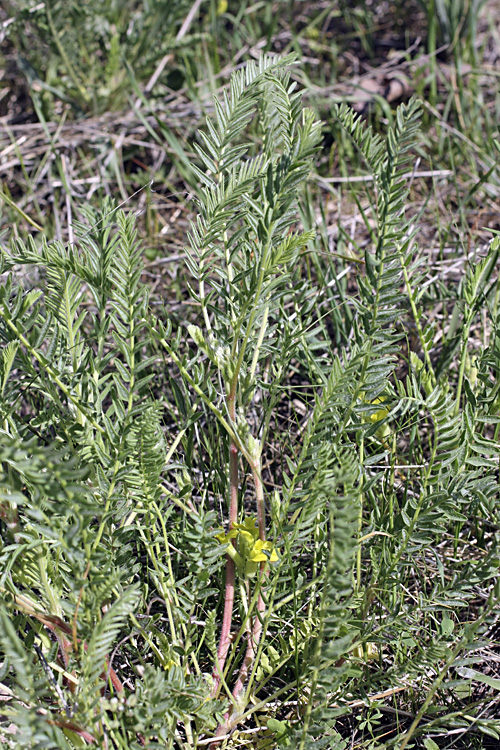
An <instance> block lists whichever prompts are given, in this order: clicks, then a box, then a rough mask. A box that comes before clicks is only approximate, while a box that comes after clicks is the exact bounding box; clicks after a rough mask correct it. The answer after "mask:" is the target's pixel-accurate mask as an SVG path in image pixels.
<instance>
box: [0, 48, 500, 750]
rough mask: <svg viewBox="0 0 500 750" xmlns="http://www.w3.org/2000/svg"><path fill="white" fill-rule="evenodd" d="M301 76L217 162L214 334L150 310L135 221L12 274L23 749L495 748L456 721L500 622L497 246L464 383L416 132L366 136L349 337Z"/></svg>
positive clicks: (10, 543)
mask: <svg viewBox="0 0 500 750" xmlns="http://www.w3.org/2000/svg"><path fill="white" fill-rule="evenodd" d="M291 63H292V60H290V59H287V58H285V59H281V60H280V59H273V58H262V59H261V60H260V61H259V62H258V63H249V64H248V65H247V66H246V67H245V68H244V69H242V70H239V71H237V72H236V73H234V74H233V76H232V78H231V84H230V88H229V90H228V92H227V94H225V95H224V97H223V99H222V100H221V101H217V100H215V102H214V108H215V117H214V119H213V120H208V121H207V127H206V131H204V132H203V133H201V134H200V141H199V144H198V145H196V147H195V150H196V154H197V158H198V164H197V166H196V165H195V166H194V169H195V171H196V174H197V177H198V179H199V191H198V195H199V198H198V205H197V208H198V217H197V219H196V220H195V221H194V222H193V223H192V225H191V229H190V232H189V238H188V243H189V246H188V249H187V251H186V252H187V255H186V257H187V264H188V268H189V272H190V276H191V284H190V287H189V294H190V298H191V303H192V304H191V305H190V308H189V309H191V310H192V313H191V318H190V319H189V320H186V321H181V322H179V321H178V320H176V319H175V318H174V316H171V315H170V313H169V308H168V303H165V305H164V307H163V308H161V312H159V306H158V304H157V303H158V300H156V299H155V300H150V299H149V295H148V289H147V287H146V286H145V285H144V284H143V283H142V281H141V270H142V263H141V250H140V246H139V244H138V241H137V237H136V230H135V228H134V218H133V216H131V215H129V216H126V215H125V214H124V213H122V212H120V211H117V210H115V209H114V207H113V205H112V204H111V202H107V203H105V205H104V206H103V208H102V211H101V213H99V214H98V213H97V212H95V211H92V210H91V209H85V210H84V211H83V214H84V217H83V219H84V220H82V223H81V224H80V225H79V226H78V227H77V228H76V229H77V235H78V239H77V242H76V243H75V244H74V245H71V246H68V247H65V246H63V245H62V244H60V243H57V242H55V243H47V242H46V241H45V240H43V239H42V241H41V242H40V243H37V242H35V241H34V240H33V239H29V240H28V241H27V242H26V243H22V242H14V243H13V247H12V250H11V252H10V253H5V254H4V256H3V271H4V276H3V284H2V287H1V291H0V321H1V323H0V335H1V337H2V341H3V349H2V358H1V367H0V409H1V420H2V427H1V432H0V436H1V438H0V458H1V461H2V472H3V476H2V485H1V498H0V509H1V521H2V548H1V558H0V559H1V564H2V572H1V578H0V587H1V591H2V594H3V597H4V603H3V605H2V608H1V610H0V617H1V625H2V627H1V649H2V668H1V681H2V684H3V688H2V691H3V693H4V694H5V696H6V700H5V702H4V703H3V706H2V715H3V716H4V717H6V718H5V723H6V726H8V728H9V729H10V730H11V731H10V732H9V733H7V732H5V737H6V738H7V737H8V742H10V744H11V746H13V747H36V748H38V747H40V748H42V747H47V748H48V747H50V748H73V747H82V746H86V745H89V746H97V747H103V748H123V749H124V750H125V748H127V750H128V749H129V748H143V747H151V748H153V747H165V748H182V749H183V750H187V749H188V748H200V747H207V746H209V747H211V748H216V747H223V746H226V747H244V746H246V747H259V748H278V747H279V748H281V747H296V748H300V750H304V749H305V748H313V747H314V748H318V747H325V748H342V747H345V740H344V739H343V736H345V734H344V733H345V727H346V726H347V724H345V723H343V721H344V722H345V719H344V718H343V716H344V715H346V714H353V716H355V717H357V718H358V719H360V723H359V727H360V729H359V731H360V732H361V733H360V735H359V737H360V742H362V743H363V745H362V746H364V747H371V746H376V745H374V744H373V743H374V742H376V735H377V727H378V725H379V723H380V722H379V719H378V718H377V717H379V716H380V715H382V714H381V713H380V711H379V709H381V708H383V707H384V705H385V704H384V700H388V701H396V700H399V701H400V704H399V705H401V706H402V707H404V708H405V713H403V714H402V717H403V718H401V719H399V718H398V719H397V720H396V721H395V722H394V724H393V726H392V728H391V732H390V733H389V734H387V733H386V728H385V727H384V726H382V727H381V729H380V731H381V733H384V732H385V734H384V740H383V741H384V743H385V746H391V745H397V744H398V743H400V745H401V747H403V746H406V744H407V743H408V742H409V741H410V740H411V739H412V738H414V737H415V736H416V735H418V734H422V733H425V732H428V731H430V730H429V727H433V728H434V731H435V732H439V731H441V732H446V731H447V730H448V729H449V727H450V726H455V725H456V724H457V723H458V725H459V726H461V727H462V728H464V731H466V730H467V728H468V727H469V726H473V728H474V730H478V728H479V730H481V731H484V732H489V733H490V734H492V733H493V734H494V733H495V732H496V725H495V722H494V721H492V720H489V719H488V720H486V719H484V718H482V717H481V715H480V709H479V708H478V706H477V705H476V703H474V702H473V701H470V705H467V706H466V709H464V710H463V711H461V712H459V713H458V714H457V713H456V712H455V713H454V712H452V711H449V710H448V709H447V702H448V703H449V701H448V697H449V696H450V695H451V696H453V695H455V694H454V692H453V691H454V690H456V689H457V686H458V687H459V688H460V689H461V690H462V692H461V693H460V696H461V697H460V700H461V701H464V700H466V699H465V698H464V692H463V688H464V684H465V685H469V686H470V682H471V677H470V672H471V671H473V670H470V669H468V670H466V672H465V677H463V679H461V678H460V675H461V674H463V673H461V672H460V668H461V665H463V664H464V663H468V662H467V659H466V661H465V662H464V661H463V658H464V656H463V652H464V650H465V649H467V648H469V647H470V646H471V644H472V643H473V642H474V639H475V637H476V633H477V632H479V631H481V630H484V628H485V627H486V626H487V625H488V622H489V619H491V617H492V615H491V612H492V611H493V607H494V604H495V601H496V599H495V596H494V595H493V593H490V592H492V590H493V586H492V581H493V579H494V576H495V575H496V566H497V564H498V560H497V553H496V547H494V546H492V547H491V551H490V552H488V551H487V550H486V549H485V546H486V545H485V544H483V548H482V549H483V552H484V553H481V554H480V555H476V556H475V557H473V556H470V555H467V554H464V555H463V556H462V562H461V563H460V564H457V563H456V559H457V555H458V551H462V552H464V550H465V551H467V540H468V539H470V535H471V533H472V531H471V529H472V526H471V524H472V525H474V524H476V526H477V525H481V524H480V523H479V522H477V519H478V518H479V519H481V522H484V523H488V524H491V523H493V522H494V514H495V496H496V493H497V492H498V486H497V480H496V474H495V472H496V465H497V464H496V460H497V446H496V442H495V440H494V438H493V437H492V436H491V435H490V434H489V425H490V424H491V423H496V422H498V417H496V416H495V414H496V412H497V411H498V398H497V395H496V394H497V387H496V385H495V381H494V378H493V374H494V372H496V371H497V370H498V356H497V354H496V348H495V347H496V341H497V339H496V338H495V336H494V335H492V338H491V342H492V343H491V345H490V346H488V347H487V348H483V349H481V348H478V349H477V351H474V352H473V351H469V347H470V343H469V334H470V331H471V327H472V326H473V324H474V321H475V320H476V318H477V313H478V312H479V310H480V308H481V306H482V305H487V304H490V300H491V304H492V305H494V304H496V301H495V300H496V298H495V297H494V292H495V289H496V286H495V283H496V282H495V281H494V275H493V273H494V267H495V262H496V259H497V257H498V243H497V242H493V243H491V245H490V247H489V249H488V251H487V253H486V254H485V256H484V257H483V258H481V259H479V260H478V263H477V264H476V265H475V266H474V267H473V268H471V270H470V271H468V272H467V274H466V276H465V278H464V282H463V284H462V285H461V286H460V288H459V290H458V291H457V294H456V313H455V314H454V320H455V330H456V331H459V332H461V333H460V335H459V336H458V338H457V339H456V341H455V342H454V344H453V345H454V346H455V349H454V350H453V351H452V349H451V345H450V347H449V348H448V353H449V352H451V354H450V357H452V356H454V354H457V362H458V366H457V369H456V371H454V370H453V368H451V369H450V373H451V375H450V377H448V369H447V366H444V365H443V364H442V363H441V365H440V361H437V360H436V357H435V352H434V348H433V342H434V341H435V326H434V327H433V325H430V324H429V322H428V320H427V312H426V304H431V303H432V304H434V301H433V300H432V296H431V295H429V294H427V296H425V294H426V288H427V286H428V285H426V284H424V274H425V268H424V267H423V266H422V265H421V264H419V257H420V256H419V255H418V252H417V247H416V242H415V240H416V236H415V234H416V233H415V230H414V229H412V228H411V223H410V222H411V216H410V217H407V216H406V215H405V210H406V199H407V191H408V188H407V185H408V180H407V177H406V174H407V172H408V170H409V168H410V166H411V154H412V148H413V147H414V145H415V143H416V141H417V138H418V123H419V114H420V108H419V104H418V102H416V101H410V102H409V103H408V104H407V105H403V106H401V107H400V108H399V110H398V112H397V118H396V124H395V126H394V128H393V129H390V130H389V131H388V134H387V138H386V139H382V138H381V137H379V136H376V135H374V134H373V133H372V132H371V130H370V129H368V128H366V127H365V126H364V125H363V123H362V122H361V121H360V120H359V118H356V117H355V116H354V115H353V113H352V112H350V111H349V110H348V109H347V108H341V109H339V110H338V112H337V116H338V119H339V122H340V124H341V125H342V127H343V128H344V129H345V131H346V132H347V133H348V134H349V135H350V137H352V139H353V141H354V143H355V144H356V145H357V147H358V148H359V150H360V152H361V153H362V155H363V157H364V158H365V160H366V161H367V163H368V164H369V166H370V168H371V170H372V173H373V175H374V179H375V193H374V195H373V206H372V222H371V224H370V225H369V227H370V232H371V239H370V242H369V243H367V246H366V250H365V253H364V257H363V258H358V259H357V261H358V263H357V265H356V268H358V271H357V272H356V273H355V274H353V273H352V272H351V275H350V277H349V278H350V281H349V284H348V285H347V286H346V285H345V282H342V279H345V277H346V273H345V272H344V271H342V268H341V266H340V263H341V259H339V265H336V263H337V261H330V260H328V261H326V262H325V265H324V266H323V267H322V268H323V273H324V274H326V275H327V276H328V275H329V279H328V282H327V283H328V288H331V287H332V286H335V285H336V286H335V288H336V289H337V291H338V293H336V297H335V300H336V302H335V304H336V309H335V310H334V309H333V308H332V306H331V299H332V298H331V295H327V294H324V292H325V288H324V287H322V286H321V284H320V282H319V279H320V274H319V272H318V269H319V268H320V265H319V264H320V262H321V261H318V262H317V263H315V264H314V263H313V264H309V261H308V259H309V258H310V257H311V255H312V254H314V253H316V251H317V244H316V243H317V241H316V239H315V234H314V227H312V226H311V227H304V226H300V224H299V221H298V214H299V212H298V204H299V199H300V201H302V216H303V217H306V216H314V211H311V210H309V211H305V210H304V204H303V201H304V200H307V195H306V193H305V192H304V187H305V184H306V181H307V179H308V175H309V172H310V170H311V166H312V164H313V160H314V157H315V154H316V151H317V149H318V144H319V141H320V124H319V123H318V122H317V120H316V119H315V116H314V114H313V112H312V111H310V110H308V109H304V108H303V107H302V104H301V96H300V93H298V92H297V91H296V87H295V83H294V82H292V79H291V78H290V74H289V72H287V67H288V66H289V65H290V64H291ZM309 209H311V206H309ZM305 222H306V219H305V218H304V220H303V223H305ZM367 224H368V222H367ZM359 261H361V262H359ZM20 271H22V272H23V273H20ZM26 279H27V280H28V283H26V281H23V280H26ZM343 284H344V285H343ZM29 285H31V287H32V288H31V289H28V288H27V287H28V286H29ZM167 291H168V290H167ZM429 300H430V302H429ZM329 320H334V321H335V336H334V337H332V336H331V327H330V328H329V326H328V321H329ZM405 326H406V327H407V329H408V330H410V329H411V330H412V331H414V332H415V334H414V336H413V340H416V341H417V342H418V347H417V348H418V353H419V354H420V356H417V354H416V353H415V352H412V353H408V350H407V349H406V338H405ZM333 339H335V341H337V342H340V345H339V346H337V344H334V343H333ZM405 353H406V354H407V356H406V359H405ZM473 356H475V359H474V360H473V359H472V357H473ZM404 361H406V372H405V374H404V379H399V380H398V379H397V378H396V376H395V367H396V365H397V364H398V365H399V366H400V367H401V366H402V364H403V362H404ZM470 519H476V520H474V521H471V520H470ZM489 528H491V526H490V527H489ZM488 535H489V536H491V532H490V531H488V532H485V531H484V530H483V536H482V538H481V539H482V542H481V543H483V542H484V540H485V539H486V538H487V537H488ZM479 546H480V545H479ZM478 560H479V562H478ZM477 590H480V591H481V592H483V594H484V602H482V604H481V607H479V606H478V605H474V602H473V599H474V592H475V591H477ZM460 659H462V661H460ZM450 670H454V671H452V672H451V673H452V674H453V677H454V681H453V682H451V683H449V684H448V686H447V687H446V690H447V691H448V692H447V693H446V694H444V693H443V690H445V685H444V681H445V679H446V680H449V674H450ZM456 695H459V694H458V693H457V694H456ZM398 696H399V697H398ZM443 696H444V697H443ZM446 696H448V697H446ZM457 700H459V699H458V698H457ZM431 703H433V708H434V714H433V717H434V718H433V717H431V718H429V716H428V715H427V714H426V716H425V723H424V724H422V723H421V721H420V720H421V718H422V717H423V716H424V713H425V712H426V711H427V709H428V708H429V705H430V704H431ZM370 705H371V706H372V709H371V712H368V714H363V713H360V711H362V710H363V709H362V707H363V706H370ZM461 705H462V704H461ZM360 707H361V708H360ZM406 709H411V711H412V712H413V713H411V712H410V711H409V710H406ZM377 711H378V713H377ZM408 715H410V716H411V717H412V718H413V722H408V721H406V717H407V716H408ZM361 719H362V721H361ZM405 721H406V723H405ZM453 722H455V724H453ZM460 722H461V723H460ZM363 728H364V729H363ZM360 746H361V745H360ZM429 747H432V745H429Z"/></svg>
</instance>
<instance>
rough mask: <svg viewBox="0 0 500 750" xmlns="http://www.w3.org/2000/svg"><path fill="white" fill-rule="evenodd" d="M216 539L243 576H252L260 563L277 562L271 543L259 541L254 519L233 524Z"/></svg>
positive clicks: (246, 519) (276, 555)
mask: <svg viewBox="0 0 500 750" xmlns="http://www.w3.org/2000/svg"><path fill="white" fill-rule="evenodd" d="M217 539H218V540H219V542H220V543H221V544H227V545H228V547H227V554H228V555H229V556H230V557H231V558H232V559H233V560H234V562H235V564H236V566H237V568H238V570H239V571H240V573H242V574H243V575H245V576H254V575H255V574H256V573H257V570H258V569H259V564H260V563H261V562H266V560H269V562H277V561H278V554H277V552H276V550H275V548H274V547H273V544H272V542H266V541H263V540H262V539H259V529H258V527H257V522H256V520H255V518H245V521H244V522H243V523H235V524H234V525H233V527H232V529H231V530H230V531H229V532H228V533H227V534H224V532H221V533H220V534H217ZM233 539H236V546H234V545H233V544H232V540H233ZM266 553H267V554H266Z"/></svg>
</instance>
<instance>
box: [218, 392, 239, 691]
mask: <svg viewBox="0 0 500 750" xmlns="http://www.w3.org/2000/svg"><path fill="white" fill-rule="evenodd" d="M236 385H237V381H234V382H233V384H232V385H231V390H230V393H229V396H228V399H227V405H228V411H229V417H230V419H231V422H232V423H233V424H235V423H236ZM237 520H238V446H237V445H236V443H235V441H234V440H233V439H231V444H230V446H229V529H230V530H231V529H232V528H233V525H234V524H235V523H236V522H237ZM231 544H234V539H232V540H231ZM235 572H236V568H235V564H234V560H233V559H232V558H231V557H230V556H229V555H227V556H226V591H225V596H224V615H223V618H222V629H221V634H220V641H219V648H218V651H217V660H216V663H215V665H214V669H213V673H212V676H213V679H214V686H213V688H212V695H214V696H215V695H216V694H217V692H218V689H219V683H220V679H221V676H222V674H223V672H224V664H225V663H226V658H227V653H228V651H229V646H230V645H231V622H232V619H233V606H234V583H235Z"/></svg>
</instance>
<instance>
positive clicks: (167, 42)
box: [6, 0, 200, 119]
mask: <svg viewBox="0 0 500 750" xmlns="http://www.w3.org/2000/svg"><path fill="white" fill-rule="evenodd" d="M191 6H192V3H190V2H187V1H186V0H183V2H176V3H171V2H169V1H168V0H167V1H165V0H148V2H146V3H144V4H143V5H141V6H140V7H139V6H137V3H135V2H133V1H131V0H125V2H113V1H112V0H106V1H105V2H100V1H99V2H88V1H87V2H84V3H76V2H73V1H71V2H66V1H64V2H62V1H61V0H47V2H46V3H44V4H40V3H38V4H37V3H33V2H31V0H9V2H8V3H7V5H6V12H7V13H8V14H9V16H11V17H12V21H13V22H12V23H10V24H9V25H8V26H7V33H8V37H9V39H10V40H11V42H12V43H13V45H14V46H15V48H16V51H17V54H18V63H19V65H20V67H21V70H22V72H23V74H24V76H25V77H26V79H27V81H28V82H29V84H30V87H31V95H32V97H34V100H35V104H36V105H37V107H38V108H39V111H40V112H43V113H44V116H45V118H47V119H51V118H52V116H53V113H54V105H55V103H56V102H57V101H59V102H64V103H66V104H69V105H71V106H72V108H73V109H74V111H75V114H77V115H82V114H88V113H90V114H94V115H97V114H102V113H104V112H106V111H109V110H117V109H123V108H124V107H125V106H126V105H127V104H128V103H129V98H130V97H131V96H132V94H133V91H134V87H133V80H134V79H135V78H137V79H138V80H139V81H140V82H144V83H147V82H148V79H150V77H151V76H152V75H153V74H154V73H155V69H156V68H157V66H158V65H159V63H160V61H161V60H162V58H163V57H164V56H165V55H167V54H168V53H173V52H174V51H176V50H182V49H184V50H185V51H186V47H187V48H189V45H190V44H192V43H193V39H195V40H199V38H200V34H199V33H198V34H192V35H190V36H187V37H184V38H182V37H181V38H177V36H176V35H177V34H178V32H179V29H180V27H181V24H182V22H183V21H184V19H185V17H186V16H187V14H188V11H189V10H190V8H191ZM183 36H184V35H183ZM170 72H172V71H170ZM56 109H57V108H56Z"/></svg>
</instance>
